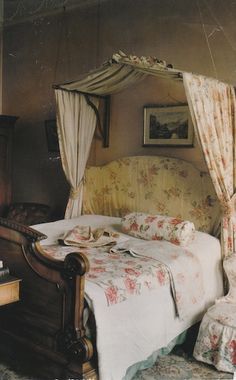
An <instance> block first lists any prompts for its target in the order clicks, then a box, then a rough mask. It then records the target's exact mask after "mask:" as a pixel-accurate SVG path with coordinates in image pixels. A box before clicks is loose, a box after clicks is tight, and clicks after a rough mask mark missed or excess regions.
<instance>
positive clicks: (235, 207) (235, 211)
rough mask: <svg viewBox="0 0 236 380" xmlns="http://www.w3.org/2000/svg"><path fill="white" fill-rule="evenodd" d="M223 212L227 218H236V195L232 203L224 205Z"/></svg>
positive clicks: (231, 199) (232, 198) (235, 194)
mask: <svg viewBox="0 0 236 380" xmlns="http://www.w3.org/2000/svg"><path fill="white" fill-rule="evenodd" d="M223 212H224V216H225V217H228V218H230V217H232V216H236V193H234V195H233V196H232V197H231V198H230V201H229V202H227V203H225V204H224V205H223Z"/></svg>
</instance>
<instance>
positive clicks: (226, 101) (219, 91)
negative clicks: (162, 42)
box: [183, 73, 236, 257]
mask: <svg viewBox="0 0 236 380" xmlns="http://www.w3.org/2000/svg"><path fill="white" fill-rule="evenodd" d="M183 81H184V87H185V91H186V96H187V100H188V104H189V108H190V112H191V116H192V120H193V123H194V126H195V130H196V133H197V136H198V138H199V141H200V143H201V146H202V150H203V153H204V156H205V160H206V163H207V166H208V169H209V173H210V176H211V179H212V182H213V185H214V187H215V191H216V194H217V197H218V199H219V202H220V205H221V208H222V221H221V240H222V254H223V257H226V256H228V255H230V254H232V253H233V252H234V251H235V250H236V207H235V206H236V201H235V200H236V194H235V185H236V183H235V181H236V179H235V178H236V176H235V171H236V163H235V157H236V156H235V153H236V145H235V134H236V119H235V115H236V112H235V111H236V100H235V91H234V88H233V86H230V85H228V84H225V83H222V82H219V81H217V80H215V79H211V78H206V77H204V76H200V75H195V74H191V73H184V74H183Z"/></svg>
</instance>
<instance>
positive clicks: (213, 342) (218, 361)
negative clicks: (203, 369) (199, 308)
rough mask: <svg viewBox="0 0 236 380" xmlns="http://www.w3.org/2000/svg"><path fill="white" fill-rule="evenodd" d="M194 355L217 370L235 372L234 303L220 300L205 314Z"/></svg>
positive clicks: (235, 322)
mask: <svg viewBox="0 0 236 380" xmlns="http://www.w3.org/2000/svg"><path fill="white" fill-rule="evenodd" d="M217 305H218V306H217ZM194 357H195V358H196V359H197V360H200V361H203V362H205V363H208V364H213V365H214V366H215V367H216V368H217V369H218V370H219V371H225V372H231V373H233V372H236V304H233V303H232V304H230V303H226V302H225V303H223V302H221V303H220V304H216V305H214V306H213V307H212V308H210V309H209V311H208V312H207V313H206V314H205V316H204V318H203V320H202V322H201V326H200V329H199V333H198V337H197V341H196V344H195V347H194Z"/></svg>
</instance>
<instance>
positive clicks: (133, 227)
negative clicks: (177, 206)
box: [122, 212, 195, 246]
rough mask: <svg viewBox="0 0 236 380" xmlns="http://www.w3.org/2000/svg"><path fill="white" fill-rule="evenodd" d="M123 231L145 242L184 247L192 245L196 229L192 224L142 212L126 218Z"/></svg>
mask: <svg viewBox="0 0 236 380" xmlns="http://www.w3.org/2000/svg"><path fill="white" fill-rule="evenodd" d="M122 230H123V232H124V233H126V234H128V235H131V236H135V237H138V238H141V239H144V240H167V241H170V242H171V243H173V244H176V245H182V246H186V245H188V244H190V243H191V242H192V241H193V240H194V237H195V227H194V224H193V223H192V222H189V221H183V220H181V219H179V218H172V217H169V216H165V215H149V214H145V213H141V212H133V213H130V214H128V215H126V216H124V217H123V219H122Z"/></svg>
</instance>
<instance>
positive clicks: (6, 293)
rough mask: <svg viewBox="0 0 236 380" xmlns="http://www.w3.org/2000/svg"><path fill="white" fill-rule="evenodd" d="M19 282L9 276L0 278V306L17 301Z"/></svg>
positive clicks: (18, 297) (17, 279)
mask: <svg viewBox="0 0 236 380" xmlns="http://www.w3.org/2000/svg"><path fill="white" fill-rule="evenodd" d="M20 282H21V280H20V279H19V278H16V277H13V276H11V275H5V276H4V277H2V278H1V277H0V306H2V305H7V304H9V303H12V302H16V301H19V299H20Z"/></svg>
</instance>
